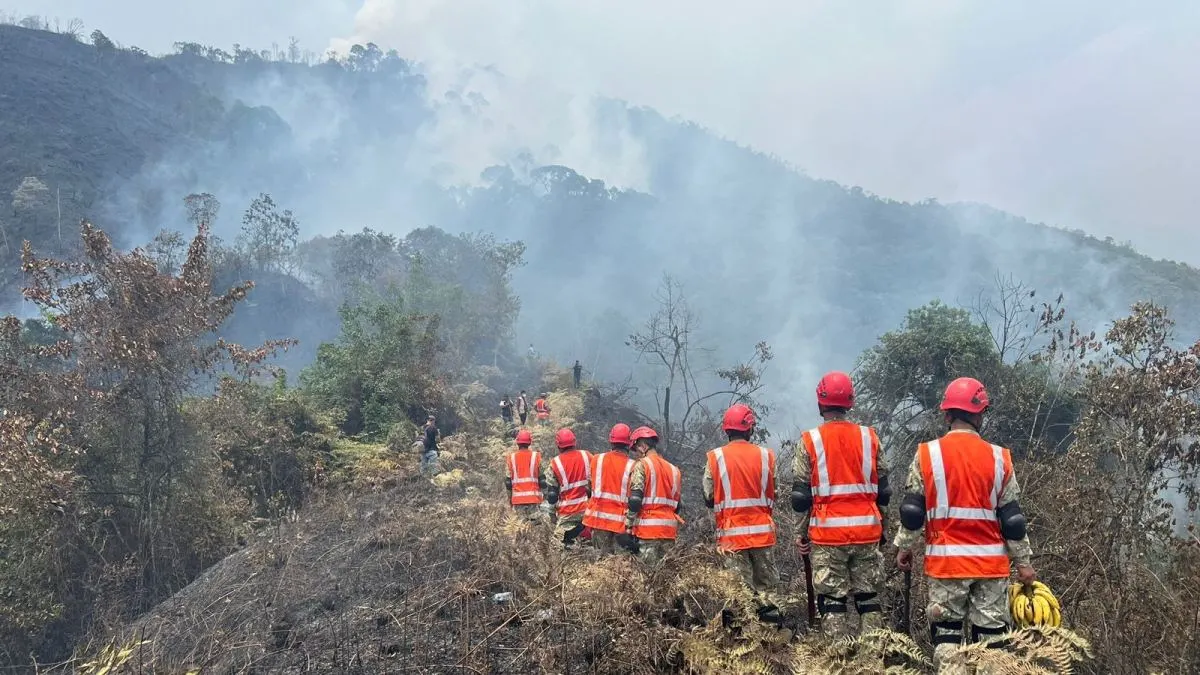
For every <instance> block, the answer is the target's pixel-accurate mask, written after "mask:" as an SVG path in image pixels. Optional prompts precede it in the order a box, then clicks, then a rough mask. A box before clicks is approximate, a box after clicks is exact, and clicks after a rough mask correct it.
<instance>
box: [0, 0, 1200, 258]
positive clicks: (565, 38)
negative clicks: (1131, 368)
mask: <svg viewBox="0 0 1200 675" xmlns="http://www.w3.org/2000/svg"><path fill="white" fill-rule="evenodd" d="M0 2H4V0H0ZM247 8H249V9H247ZM0 10H9V11H13V12H16V13H18V14H22V13H37V14H42V15H47V16H52V17H53V16H57V17H62V18H69V17H75V16H77V17H80V18H82V19H83V20H84V21H85V22H86V23H87V26H88V30H90V29H91V28H93V27H99V28H101V29H103V30H104V31H105V32H106V33H107V34H108V35H109V36H110V37H112V38H113V39H115V40H117V41H119V42H121V43H124V44H127V45H133V44H136V45H138V46H141V47H143V48H145V49H149V50H151V51H163V50H166V49H169V47H170V43H172V42H174V41H176V40H183V39H187V40H193V41H198V42H204V43H211V44H219V45H224V46H228V45H229V44H232V43H234V42H240V43H242V44H248V45H254V46H256V47H267V46H269V45H270V43H271V42H278V43H280V44H286V42H287V38H288V36H291V35H295V36H296V37H298V38H300V40H301V43H302V45H303V46H305V47H307V48H310V49H314V51H320V50H323V49H324V48H326V47H328V46H330V45H333V46H344V45H346V44H348V42H347V40H350V41H364V42H365V41H368V40H371V41H375V42H376V43H378V44H379V45H380V46H382V47H385V48H395V49H397V50H398V51H399V52H400V53H401V54H402V55H404V56H406V57H409V58H414V59H417V60H421V61H425V62H426V63H427V64H428V65H429V66H431V67H434V68H444V69H452V68H454V67H455V66H457V65H462V64H479V63H486V64H494V65H496V66H497V67H498V68H499V69H500V70H502V71H503V72H505V73H506V74H507V75H511V76H513V77H515V78H517V79H519V80H521V81H522V82H523V83H525V85H526V86H528V85H529V84H530V83H533V84H535V85H536V84H538V83H546V84H548V85H552V86H553V87H555V88H557V89H560V90H564V91H567V92H569V93H573V94H587V93H589V92H599V93H603V94H606V95H610V96H616V97H619V98H625V99H627V100H629V101H631V102H634V103H639V104H646V105H650V106H652V107H655V108H657V109H659V110H661V111H662V112H664V113H667V114H668V115H676V114H677V115H680V116H683V117H686V118H690V119H693V120H696V121H698V122H700V123H702V124H704V125H706V126H709V127H711V128H713V129H714V130H716V131H718V132H719V133H722V134H723V135H725V136H727V137H729V138H732V139H734V140H737V141H739V142H743V143H746V144H749V145H752V146H754V147H756V148H758V149H761V150H764V151H768V152H772V153H774V154H776V155H779V156H780V157H782V158H784V159H786V160H788V161H789V162H791V163H793V164H795V165H796V166H799V167H802V168H804V169H805V170H806V171H808V172H809V173H810V174H812V175H814V176H817V177H823V178H831V179H834V180H837V181H839V182H843V183H848V184H856V185H860V186H862V187H864V188H865V189H868V190H870V191H873V192H876V193H879V194H881V195H885V196H890V197H895V198H899V199H922V198H925V197H937V198H939V199H940V200H942V201H952V200H974V201H984V202H988V203H991V204H993V205H995V206H998V207H1001V208H1004V209H1006V210H1009V211H1013V212H1015V213H1018V214H1020V215H1024V216H1027V217H1029V218H1031V219H1034V220H1045V221H1047V222H1051V223H1054V224H1058V225H1061V226H1065V227H1078V228H1081V229H1084V230H1087V231H1090V232H1093V233H1095V234H1098V235H1100V236H1113V237H1114V238H1117V239H1118V240H1125V239H1130V240H1132V241H1133V242H1134V243H1135V245H1137V246H1138V248H1140V249H1141V250H1143V251H1145V252H1147V253H1150V254H1151V255H1156V256H1166V257H1171V258H1175V259H1183V260H1186V261H1188V262H1191V263H1193V264H1200V227H1198V226H1197V224H1196V221H1195V216H1194V214H1195V213H1196V211H1197V210H1198V209H1200V190H1197V189H1196V188H1195V187H1194V186H1195V185H1197V184H1200V160H1198V159H1197V158H1196V153H1197V150H1200V114H1197V103H1200V39H1198V38H1197V36H1200V2H1190V1H1188V0H1173V1H1170V2H1168V1H1166V0H1129V1H1127V2H1119V1H1116V0H1055V2H1031V1H1025V0H1007V1H1006V2H993V1H989V0H977V1H974V2H967V1H966V0H943V1H933V0H856V1H854V2H846V1H844V0H837V1H835V0H827V1H809V0H790V1H788V2H784V1H778V2H755V1H749V2H743V3H730V2H717V1H715V0H689V1H687V2H684V1H683V0H655V1H654V2H646V1H645V0H610V1H608V2H599V1H589V0H503V1H501V0H255V1H254V2H247V1H245V0H206V1H205V2H198V1H197V0H175V1H174V2H171V3H165V2H161V1H157V2H155V1H151V0H105V1H104V2H98V1H97V0H19V1H17V2H15V3H14V2H12V0H9V1H8V2H6V3H5V4H3V5H0ZM600 177H602V178H603V177H604V176H600Z"/></svg>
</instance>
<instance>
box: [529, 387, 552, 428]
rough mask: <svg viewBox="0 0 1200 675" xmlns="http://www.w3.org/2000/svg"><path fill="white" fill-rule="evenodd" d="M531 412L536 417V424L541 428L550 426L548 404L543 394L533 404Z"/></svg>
mask: <svg viewBox="0 0 1200 675" xmlns="http://www.w3.org/2000/svg"><path fill="white" fill-rule="evenodd" d="M533 412H534V413H535V414H536V415H537V421H538V424H541V425H543V426H545V425H547V424H550V404H549V403H548V402H547V401H546V395H545V394H542V395H541V396H539V397H538V398H537V400H536V401H534V402H533Z"/></svg>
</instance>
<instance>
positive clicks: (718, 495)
mask: <svg viewBox="0 0 1200 675" xmlns="http://www.w3.org/2000/svg"><path fill="white" fill-rule="evenodd" d="M708 469H709V473H710V474H711V475H712V476H713V512H714V514H716V520H717V548H718V549H720V550H722V551H742V550H745V549H751V548H765V547H767V546H774V545H775V520H774V518H773V511H774V505H775V494H774V493H775V453H774V451H772V450H769V449H767V448H762V447H759V446H757V445H754V444H752V443H749V442H747V441H733V442H731V443H729V444H728V445H725V446H724V447H721V448H717V449H715V450H711V451H709V453H708Z"/></svg>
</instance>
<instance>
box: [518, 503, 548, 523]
mask: <svg viewBox="0 0 1200 675" xmlns="http://www.w3.org/2000/svg"><path fill="white" fill-rule="evenodd" d="M513 511H515V512H516V513H517V515H518V516H521V518H523V519H524V520H527V521H529V522H531V523H545V522H546V515H545V514H544V513H542V509H541V507H540V506H539V505H538V504H514V505H513Z"/></svg>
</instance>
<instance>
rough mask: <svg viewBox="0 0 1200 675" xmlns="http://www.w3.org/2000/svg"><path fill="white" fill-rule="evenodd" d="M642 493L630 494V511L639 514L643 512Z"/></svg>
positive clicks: (635, 491)
mask: <svg viewBox="0 0 1200 675" xmlns="http://www.w3.org/2000/svg"><path fill="white" fill-rule="evenodd" d="M642 494H643V493H642V491H641V490H634V491H632V492H630V493H629V510H630V511H632V512H634V513H638V512H640V511H641V510H642Z"/></svg>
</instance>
